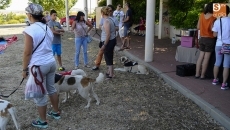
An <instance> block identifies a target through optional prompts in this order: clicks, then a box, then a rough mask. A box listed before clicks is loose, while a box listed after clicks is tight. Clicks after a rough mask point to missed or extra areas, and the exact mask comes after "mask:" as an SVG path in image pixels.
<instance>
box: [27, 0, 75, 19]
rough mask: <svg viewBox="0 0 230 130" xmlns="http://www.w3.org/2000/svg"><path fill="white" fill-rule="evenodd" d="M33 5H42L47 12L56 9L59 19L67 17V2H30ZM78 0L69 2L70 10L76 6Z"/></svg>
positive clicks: (53, 0)
mask: <svg viewBox="0 0 230 130" xmlns="http://www.w3.org/2000/svg"><path fill="white" fill-rule="evenodd" d="M29 1H30V2H32V3H37V4H40V5H41V6H42V7H43V8H44V10H45V11H50V10H51V9H54V10H56V11H57V12H58V17H63V16H65V0H29ZM76 2H77V0H68V4H69V9H70V8H71V7H73V6H74V5H75V3H76Z"/></svg>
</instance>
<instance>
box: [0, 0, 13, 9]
mask: <svg viewBox="0 0 230 130" xmlns="http://www.w3.org/2000/svg"><path fill="white" fill-rule="evenodd" d="M10 3H11V0H0V9H5V8H7V7H9V4H10Z"/></svg>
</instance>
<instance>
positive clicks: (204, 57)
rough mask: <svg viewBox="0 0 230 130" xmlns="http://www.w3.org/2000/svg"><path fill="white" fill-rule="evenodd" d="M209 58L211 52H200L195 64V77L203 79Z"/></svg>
mask: <svg viewBox="0 0 230 130" xmlns="http://www.w3.org/2000/svg"><path fill="white" fill-rule="evenodd" d="M210 56H211V52H203V51H200V55H199V58H198V60H197V63H196V75H195V76H196V77H199V76H200V78H204V77H205V73H206V70H207V67H208V62H209V59H210Z"/></svg>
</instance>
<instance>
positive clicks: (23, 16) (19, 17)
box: [13, 15, 26, 22]
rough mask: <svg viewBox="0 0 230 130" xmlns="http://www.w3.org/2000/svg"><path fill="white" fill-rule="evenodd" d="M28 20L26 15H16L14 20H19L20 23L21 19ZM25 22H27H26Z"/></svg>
mask: <svg viewBox="0 0 230 130" xmlns="http://www.w3.org/2000/svg"><path fill="white" fill-rule="evenodd" d="M25 18H26V15H16V16H15V17H14V18H13V19H15V20H19V21H20V19H25ZM24 21H25V20H24ZM24 21H23V22H24Z"/></svg>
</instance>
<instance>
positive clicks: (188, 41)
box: [181, 36, 194, 48]
mask: <svg viewBox="0 0 230 130" xmlns="http://www.w3.org/2000/svg"><path fill="white" fill-rule="evenodd" d="M181 46H183V47H190V48H192V47H193V46H194V42H193V37H189V36H182V37H181Z"/></svg>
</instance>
